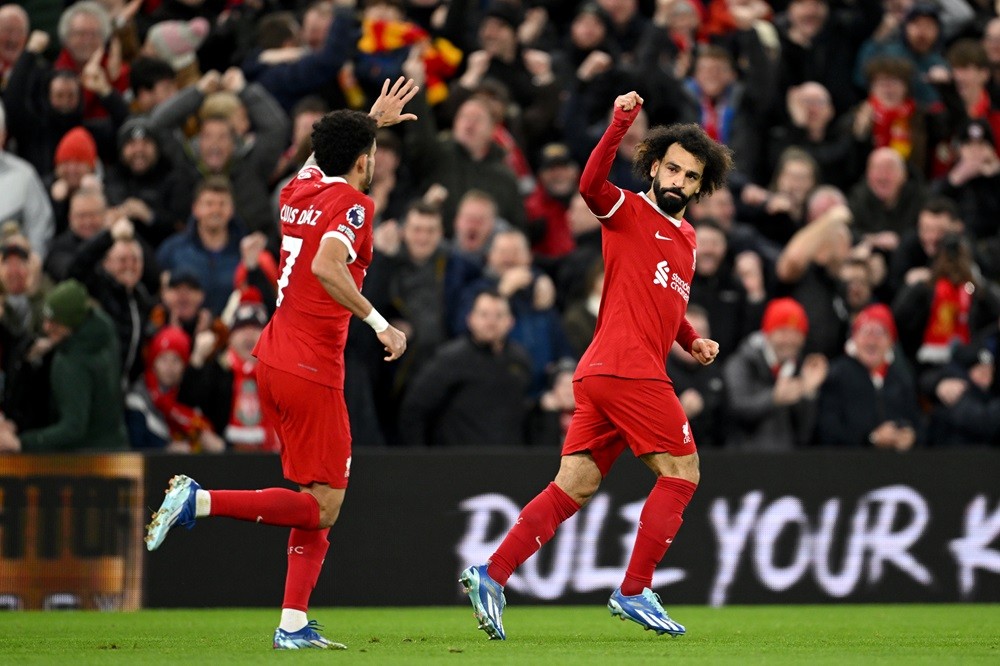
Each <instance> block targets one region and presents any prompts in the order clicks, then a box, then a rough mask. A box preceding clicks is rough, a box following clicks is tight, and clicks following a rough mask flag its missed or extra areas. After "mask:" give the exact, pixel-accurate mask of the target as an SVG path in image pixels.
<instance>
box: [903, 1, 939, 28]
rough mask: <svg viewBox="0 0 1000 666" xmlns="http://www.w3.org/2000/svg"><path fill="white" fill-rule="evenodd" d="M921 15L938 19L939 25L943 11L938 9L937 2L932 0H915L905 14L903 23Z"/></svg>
mask: <svg viewBox="0 0 1000 666" xmlns="http://www.w3.org/2000/svg"><path fill="white" fill-rule="evenodd" d="M921 16H926V17H928V18H932V19H934V20H935V21H937V23H938V25H941V11H940V10H939V9H938V6H937V4H935V3H933V2H930V0H917V1H916V2H914V3H913V6H912V7H910V8H909V9H908V10H907V11H906V14H905V15H904V16H903V23H909V22H910V21H912V20H913V19H916V18H920V17H921Z"/></svg>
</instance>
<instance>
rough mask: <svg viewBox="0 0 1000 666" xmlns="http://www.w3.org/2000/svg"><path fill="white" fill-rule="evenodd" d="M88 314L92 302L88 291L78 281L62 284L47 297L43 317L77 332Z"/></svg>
mask: <svg viewBox="0 0 1000 666" xmlns="http://www.w3.org/2000/svg"><path fill="white" fill-rule="evenodd" d="M88 314H90V301H89V299H88V296H87V289H86V288H85V287H84V286H83V285H82V284H81V283H80V282H78V281H77V280H66V281H65V282H60V283H59V284H57V285H56V286H55V288H54V289H53V290H52V291H50V292H49V294H48V296H46V297H45V307H44V309H43V310H42V315H43V316H44V317H45V318H46V319H51V320H52V321H54V322H56V323H57V324H62V325H63V326H67V327H69V328H71V329H73V330H76V329H77V328H79V326H80V324H82V323H83V321H84V320H85V319H86V318H87V315H88Z"/></svg>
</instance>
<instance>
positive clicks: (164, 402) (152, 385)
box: [146, 363, 212, 445]
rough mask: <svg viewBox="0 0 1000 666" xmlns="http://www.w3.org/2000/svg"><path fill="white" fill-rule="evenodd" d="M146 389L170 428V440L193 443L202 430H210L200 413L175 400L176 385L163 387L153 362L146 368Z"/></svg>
mask: <svg viewBox="0 0 1000 666" xmlns="http://www.w3.org/2000/svg"><path fill="white" fill-rule="evenodd" d="M146 390H147V391H149V397H150V399H151V400H152V401H153V405H154V406H155V407H156V408H157V409H158V410H160V413H161V414H163V417H164V418H165V419H166V421H167V426H168V427H169V428H170V439H171V440H187V441H189V442H191V444H192V445H194V444H195V443H196V442H197V439H198V435H199V434H201V432H202V431H203V430H211V429H212V425H211V424H210V423H209V422H208V419H206V418H205V417H204V416H203V415H202V413H201V412H200V411H199V410H197V409H194V408H193V407H188V406H187V405H182V404H181V403H179V402H177V391H178V390H179V387H178V386H175V387H173V388H169V389H165V390H164V389H163V388H162V387H161V386H160V382H159V381H158V380H157V379H156V374H155V373H154V372H153V364H152V363H150V364H149V367H147V368H146Z"/></svg>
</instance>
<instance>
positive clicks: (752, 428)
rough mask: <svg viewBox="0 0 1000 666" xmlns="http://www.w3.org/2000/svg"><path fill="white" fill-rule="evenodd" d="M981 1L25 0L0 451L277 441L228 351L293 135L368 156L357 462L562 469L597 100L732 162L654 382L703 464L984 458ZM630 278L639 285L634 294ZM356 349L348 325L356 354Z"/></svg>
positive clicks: (625, 152)
mask: <svg viewBox="0 0 1000 666" xmlns="http://www.w3.org/2000/svg"><path fill="white" fill-rule="evenodd" d="M998 6H1000V2H992V1H988V0H938V1H937V2H933V1H929V0H882V1H881V2H880V1H878V0H854V1H852V0H839V1H838V0H787V1H780V0H778V1H775V2H763V1H762V0H583V1H581V0H523V1H521V0H450V1H449V0H445V1H442V0H359V1H357V2H356V0H318V1H314V2H302V1H296V0H131V1H130V2H124V1H123V0H81V1H79V2H72V3H64V2H61V1H59V0H30V1H27V2H22V3H17V4H2V5H0V76H2V86H3V88H2V90H3V94H2V101H3V105H2V109H0V223H2V227H0V293H2V316H0V408H2V412H3V419H2V420H0V450H4V451H26V452H30V451H55V450H60V451H71V450H95V449H101V450H108V449H129V448H131V449H137V450H169V451H190V452H206V453H208V452H222V451H275V450H277V447H278V443H277V441H276V439H275V436H274V432H273V429H272V428H271V424H269V423H268V422H267V421H266V420H265V419H264V417H263V415H262V413H261V411H260V407H259V403H258V401H257V394H256V380H255V359H254V358H253V357H252V355H251V354H250V352H251V350H252V349H253V346H254V344H255V342H256V340H257V338H258V336H259V335H260V332H261V330H262V328H263V326H264V325H266V323H267V321H268V318H269V316H270V315H271V313H272V312H273V310H274V307H275V305H274V304H275V296H276V284H277V283H278V282H279V279H280V275H279V274H278V267H279V260H280V256H281V251H282V250H281V238H280V234H279V220H281V219H283V218H284V217H285V216H289V215H294V212H293V211H280V210H279V207H278V193H279V192H280V189H281V188H282V186H283V185H284V184H285V183H287V182H288V181H289V180H290V179H291V178H293V177H294V176H295V173H296V172H297V170H298V169H299V167H300V166H301V164H302V163H303V161H304V160H305V158H306V157H307V156H308V155H309V153H310V136H309V135H310V131H311V126H312V123H313V122H314V121H315V120H317V119H318V118H319V117H321V116H322V115H323V114H324V113H326V112H328V111H329V110H332V109H337V108H345V107H349V108H357V109H362V110H366V109H367V108H368V106H369V105H370V104H371V102H372V101H373V100H374V99H375V97H376V96H377V95H378V91H379V90H380V88H381V85H382V83H383V81H384V80H385V79H386V78H395V77H397V76H400V75H402V76H407V77H411V78H413V79H415V80H416V81H417V82H418V83H419V84H420V86H421V88H422V92H421V94H419V95H418V96H417V98H416V99H414V100H413V102H412V103H411V104H410V105H409V107H408V109H407V110H408V111H412V112H413V113H416V114H417V116H418V117H419V118H418V120H417V121H415V122H410V123H404V124H403V125H400V126H398V127H393V128H391V129H385V130H380V133H379V136H378V139H377V146H378V150H377V158H376V168H375V175H374V179H373V182H372V186H371V189H370V192H369V194H370V195H371V196H372V197H373V199H374V200H375V203H376V214H377V219H376V220H375V225H376V226H375V229H374V238H375V250H376V253H375V258H374V260H373V262H372V264H371V266H370V268H369V270H368V274H367V277H366V282H365V293H366V295H367V296H368V298H369V299H370V300H371V301H372V303H373V304H374V305H375V307H377V308H378V309H379V310H380V311H381V312H382V313H383V314H384V315H385V316H386V317H387V318H388V319H390V320H391V321H392V323H393V324H394V325H396V326H398V327H399V328H401V329H402V330H403V331H405V332H406V333H407V335H408V337H409V349H408V351H407V353H406V355H405V357H404V358H403V359H402V360H400V361H399V362H398V363H394V364H386V363H383V362H382V360H381V357H382V354H383V352H382V350H381V349H380V347H379V345H378V341H377V339H376V338H375V336H374V335H372V334H371V331H370V330H368V329H367V327H366V326H364V325H363V324H362V323H361V322H357V321H355V322H353V323H352V329H351V335H350V337H349V342H348V348H347V352H346V365H347V381H346V387H345V391H346V397H347V402H348V406H349V409H350V414H351V421H352V431H353V438H354V444H355V445H356V446H457V445H471V446H497V445H518V444H524V445H535V446H551V447H557V446H559V444H560V442H561V440H562V437H563V435H564V433H565V430H566V427H567V425H568V422H569V419H570V417H571V415H572V411H573V406H574V405H573V392H572V384H571V377H572V373H573V370H574V368H575V363H576V359H578V358H579V356H580V355H581V353H582V352H583V350H584V349H585V348H586V346H587V344H588V342H589V341H590V339H591V337H592V335H593V331H594V326H595V323H596V316H597V312H598V308H599V306H600V299H601V285H602V282H603V266H602V263H601V252H600V239H601V232H600V224H599V222H598V220H597V219H596V218H595V217H594V215H593V214H592V213H591V212H590V211H588V210H587V208H586V206H585V205H584V204H583V202H582V200H581V198H580V196H579V194H578V193H577V186H578V182H579V177H580V171H581V168H582V165H583V164H584V163H585V162H586V160H587V157H588V155H589V154H590V152H591V150H592V149H593V147H594V145H595V144H596V142H597V140H598V139H599V138H600V136H601V134H602V133H603V131H604V129H605V128H606V127H607V123H608V121H609V117H610V111H611V107H612V103H613V101H614V99H615V97H616V96H617V95H619V94H622V93H624V92H626V91H629V90H636V91H637V92H638V93H639V94H640V95H641V96H642V97H644V98H645V105H644V107H643V110H642V112H641V114H640V116H639V118H638V119H637V121H636V122H635V124H634V125H633V127H632V129H631V130H630V131H629V133H628V135H627V136H626V138H625V140H624V141H623V142H622V145H621V149H620V151H619V154H618V158H617V160H616V162H615V164H614V166H613V168H612V171H611V176H610V179H611V180H612V182H614V183H615V184H616V185H618V186H619V187H622V188H625V189H630V190H634V191H644V190H646V189H647V188H648V182H645V181H643V180H641V179H637V178H636V176H635V175H634V174H633V173H632V171H631V157H632V151H633V148H634V147H635V145H636V144H637V143H638V142H639V141H641V140H642V138H643V136H644V132H645V131H646V129H647V128H649V127H650V126H654V125H658V124H666V123H673V122H694V123H698V124H700V125H701V126H702V127H704V128H705V130H706V131H707V132H708V133H709V134H710V135H711V136H712V137H713V138H716V139H717V140H719V141H721V142H724V143H726V144H727V145H729V146H730V147H732V148H733V150H734V151H735V155H736V162H737V172H736V174H735V175H734V177H733V178H732V179H731V181H730V184H729V188H728V189H725V190H723V191H720V192H717V193H715V194H714V195H712V196H711V197H706V198H702V199H701V200H699V201H697V202H694V203H692V204H691V205H690V206H689V208H688V211H687V218H688V219H689V220H690V221H691V222H692V224H694V225H695V227H696V230H697V236H698V246H699V247H698V254H697V268H696V276H695V280H694V283H693V284H692V285H691V294H690V302H689V310H688V317H689V319H690V320H691V323H692V324H693V325H694V326H695V328H696V329H697V330H698V331H699V332H700V333H701V334H702V335H703V336H705V337H711V338H713V339H715V340H717V341H718V342H719V343H720V345H721V352H720V358H719V360H718V362H716V363H715V364H714V365H712V366H707V367H701V366H698V365H697V364H695V363H694V362H693V360H692V359H691V358H690V357H689V356H688V355H687V354H686V353H683V352H681V351H680V350H679V349H677V348H675V349H674V350H673V352H672V353H671V355H670V358H669V360H668V363H667V365H668V373H669V376H670V377H671V379H672V380H673V382H674V385H675V388H676V391H677V394H678V396H679V397H680V400H681V403H682V405H683V407H684V409H685V412H686V413H687V414H688V417H689V419H690V421H691V423H692V428H693V432H694V434H695V437H696V439H697V441H698V443H699V444H700V445H701V447H702V448H705V447H726V448H739V449H743V450H761V451H763V450H793V449H795V448H797V447H803V446H839V447H877V448H882V449H888V450H895V451H906V450H909V449H911V448H913V447H924V446H932V447H942V446H974V445H980V446H981V445H993V446H996V445H997V444H998V443H1000V388H998V384H997V381H996V378H995V357H996V354H997V351H998V349H997V344H998V337H1000V287H998V282H997V280H998V278H1000V234H998V229H1000V157H998V146H1000V18H998V16H997V10H998ZM651 274H652V273H651ZM355 327H357V330H355Z"/></svg>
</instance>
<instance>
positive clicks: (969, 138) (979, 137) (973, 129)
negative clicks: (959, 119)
mask: <svg viewBox="0 0 1000 666" xmlns="http://www.w3.org/2000/svg"><path fill="white" fill-rule="evenodd" d="M973 141H983V142H985V143H993V128H992V127H990V123H989V121H987V120H985V119H984V118H972V119H970V120H967V121H966V122H965V123H964V124H963V125H962V127H961V128H960V129H959V130H958V142H959V143H971V142H973Z"/></svg>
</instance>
